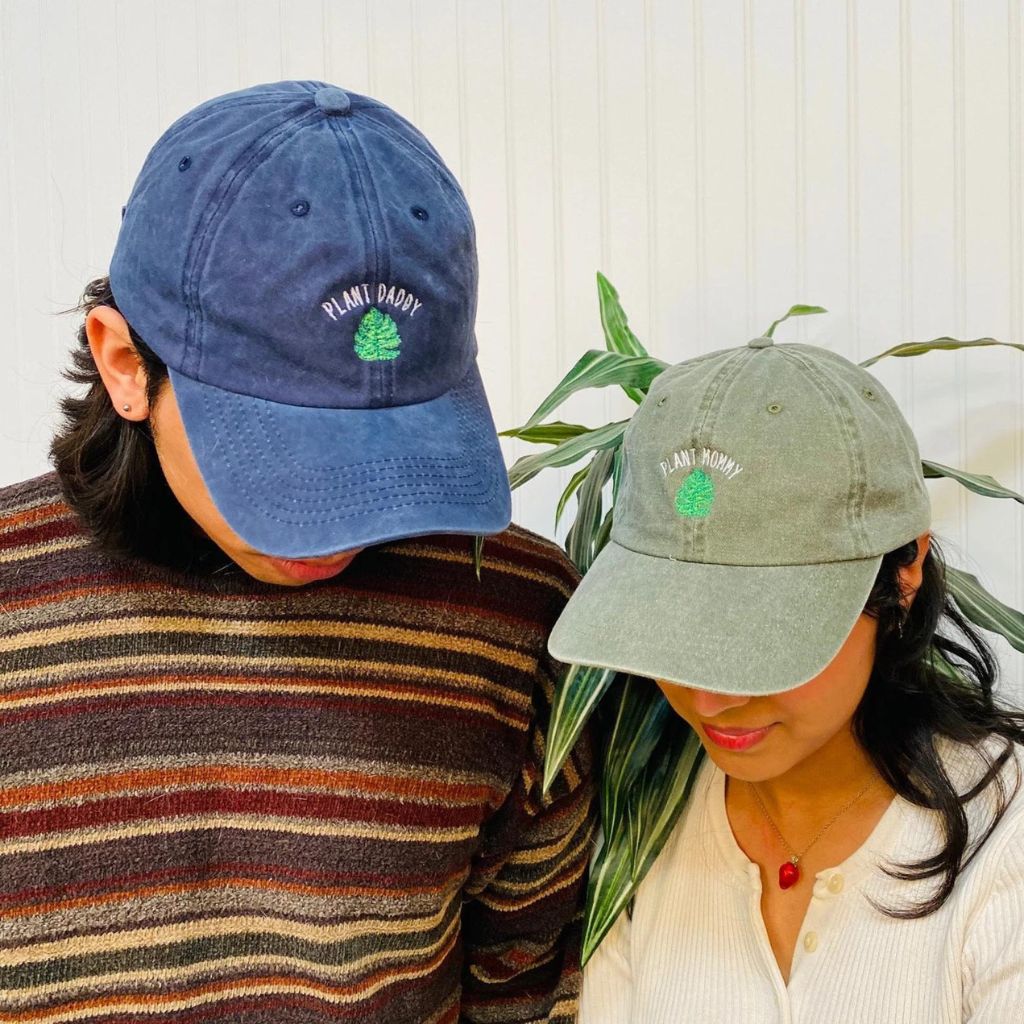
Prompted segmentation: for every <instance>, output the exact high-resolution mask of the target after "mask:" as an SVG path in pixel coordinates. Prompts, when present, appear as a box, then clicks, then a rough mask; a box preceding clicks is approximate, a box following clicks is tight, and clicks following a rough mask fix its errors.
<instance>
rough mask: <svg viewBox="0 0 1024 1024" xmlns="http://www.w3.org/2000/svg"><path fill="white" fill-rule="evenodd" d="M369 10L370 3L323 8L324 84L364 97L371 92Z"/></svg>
mask: <svg viewBox="0 0 1024 1024" xmlns="http://www.w3.org/2000/svg"><path fill="white" fill-rule="evenodd" d="M368 7H369V0H331V2H330V3H325V4H324V53H325V57H324V60H325V68H324V75H323V77H324V80H325V81H328V82H335V83H336V84H338V85H340V86H342V87H344V88H346V89H352V90H353V91H354V92H361V93H367V92H369V91H370V52H369V48H368V47H367V45H366V40H367V33H368V28H367V19H368V17H369V15H368V13H367V8H368Z"/></svg>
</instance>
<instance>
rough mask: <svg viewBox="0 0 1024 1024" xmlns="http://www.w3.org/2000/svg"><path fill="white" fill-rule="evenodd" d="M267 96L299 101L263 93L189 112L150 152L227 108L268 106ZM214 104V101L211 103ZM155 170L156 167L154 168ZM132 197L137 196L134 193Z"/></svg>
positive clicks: (278, 94)
mask: <svg viewBox="0 0 1024 1024" xmlns="http://www.w3.org/2000/svg"><path fill="white" fill-rule="evenodd" d="M267 96H288V97H290V98H291V99H293V100H295V101H298V100H299V97H298V96H296V95H295V94H294V93H284V92H274V93H261V94H260V98H258V99H257V98H253V97H249V96H244V97H239V98H238V99H237V100H231V101H227V100H223V101H221V102H219V103H217V104H216V105H215V106H212V107H210V108H209V109H207V110H203V111H195V110H192V111H189V112H188V113H185V114H182V116H181V117H179V118H178V120H177V121H175V122H174V123H173V124H172V125H170V126H169V127H168V128H167V130H166V131H165V132H164V133H163V135H161V136H160V137H159V138H158V139H157V140H156V142H154V143H153V146H152V148H151V150H150V152H156V151H157V150H159V149H163V148H165V147H166V146H167V145H169V144H170V143H171V142H173V141H174V140H175V139H176V138H177V137H178V136H179V135H180V134H181V133H182V132H183V131H184V130H185V129H186V128H191V127H193V126H194V125H197V124H202V122H203V121H206V120H208V119H209V118H211V117H217V116H219V115H220V113H221V112H222V111H223V110H224V108H225V107H230V108H231V109H232V110H234V109H235V108H236V107H258V106H266V104H265V103H264V97H267ZM210 102H211V103H212V102H213V101H212V100H211V101H210ZM153 169H154V170H155V166H154V168H153ZM132 195H135V193H134V192H133V193H132Z"/></svg>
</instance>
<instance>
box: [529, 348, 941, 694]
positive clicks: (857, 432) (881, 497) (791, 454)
mask: <svg viewBox="0 0 1024 1024" xmlns="http://www.w3.org/2000/svg"><path fill="white" fill-rule="evenodd" d="M930 518H931V508H930V503H929V500H928V493H927V491H926V489H925V483H924V477H923V475H922V473H921V461H920V456H919V454H918V449H917V442H916V441H915V440H914V436H913V434H912V433H911V430H910V427H909V426H908V424H907V422H906V420H905V419H904V418H903V416H902V414H901V413H900V411H899V409H898V408H897V406H896V403H895V402H894V401H893V399H892V397H891V396H890V395H889V394H888V392H886V390H885V389H884V388H883V387H882V386H881V384H879V383H878V381H877V380H876V379H875V378H874V377H872V376H871V374H869V373H868V372H867V371H865V370H863V369H862V368H860V367H858V366H856V365H855V364H853V363H851V362H850V361H849V360H847V359H844V358H843V357H842V356H840V355H837V354H836V353H834V352H830V351H828V350H826V349H822V348H817V347H815V346H811V345H799V344H788V345H776V344H774V343H773V342H772V341H771V339H769V338H755V339H754V340H753V341H751V342H749V343H748V344H747V345H744V346H742V347H740V348H733V349H726V350H723V351H719V352H713V353H711V354H709V355H704V356H701V357H699V358H696V359H691V360H688V361H687V362H684V363H679V364H678V365H676V366H673V367H670V368H669V369H668V370H666V371H665V372H664V373H662V374H661V375H660V376H659V377H658V378H657V379H656V380H655V382H654V383H653V385H652V386H651V389H650V392H649V394H648V395H647V398H646V399H645V400H644V402H643V404H642V405H641V406H640V408H639V409H638V410H637V412H636V413H635V415H634V416H633V419H632V421H631V422H630V424H629V427H628V428H627V430H626V434H625V438H624V440H623V468H622V477H621V482H620V488H619V494H618V498H617V500H616V507H615V522H614V526H613V528H612V534H611V540H610V541H609V543H608V544H607V546H606V547H605V548H604V549H603V550H602V551H601V553H600V555H598V557H597V559H596V560H595V562H594V564H593V565H592V566H591V568H590V570H589V572H588V573H587V574H586V576H585V577H584V578H583V582H582V583H581V584H580V587H579V589H578V590H577V591H576V593H575V594H574V595H573V597H572V598H571V599H570V601H569V604H568V605H567V607H566V609H565V611H564V612H563V613H562V616H561V618H560V619H559V620H558V623H557V624H556V626H555V629H554V631H553V632H552V634H551V639H550V642H549V647H550V650H551V653H552V654H553V655H554V656H555V657H556V658H558V659H559V660H561V661H564V662H569V663H576V664H583V665H596V666H601V667H605V668H614V669H618V670H620V671H623V672H629V673H632V674H635V675H641V676H648V677H651V678H657V679H664V680H668V681H670V682H676V683H682V684H685V685H689V686H695V687H699V688H701V689H706V690H714V691H718V692H723V693H742V694H762V693H777V692H781V691H783V690H788V689H792V688H793V687H795V686H799V685H800V684H801V683H804V682H807V680H809V679H812V678H813V677H814V676H816V675H817V674H818V673H819V672H820V671H821V670H822V669H823V668H824V667H825V666H826V665H827V664H828V663H829V662H830V661H831V660H832V658H833V657H834V656H835V654H836V653H837V652H838V650H839V648H840V647H841V646H842V644H843V642H844V641H845V639H846V637H847V636H848V635H849V633H850V630H851V629H852V628H853V625H854V623H855V622H856V621H857V618H858V616H859V615H860V613H861V612H862V610H863V608H864V604H865V602H866V600H867V597H868V595H869V593H870V591H871V587H872V585H873V583H874V580H875V576H876V574H877V572H878V567H879V565H880V564H881V561H882V556H883V555H884V554H885V553H886V552H887V551H891V550H893V549H894V548H898V547H900V546H901V545H903V544H906V543H908V542H909V541H911V540H913V539H914V538H915V537H918V536H919V535H920V534H922V533H924V532H925V531H926V530H927V529H928V528H929V524H930Z"/></svg>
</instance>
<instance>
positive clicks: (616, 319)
mask: <svg viewBox="0 0 1024 1024" xmlns="http://www.w3.org/2000/svg"><path fill="white" fill-rule="evenodd" d="M597 301H598V305H599V306H600V309H601V327H602V328H604V341H605V347H606V348H607V349H608V351H609V352H621V353H622V354H623V355H627V356H646V355H647V349H645V348H644V347H643V345H641V344H640V339H639V338H637V336H636V335H635V334H634V333H633V332H632V331H631V330H630V329H629V322H628V321H627V319H626V313H625V311H624V310H623V308H622V305H621V303H620V302H619V293H618V292H617V291H616V290H615V288H614V286H613V285H612V283H611V281H609V280H608V278H607V277H605V276H604V274H602V273H601V271H598V272H597ZM622 390H623V391H625V392H626V394H627V395H629V397H630V398H632V399H633V401H634V402H637V403H640V402H642V401H643V400H644V392H643V391H642V390H641V389H640V388H634V387H629V386H627V385H623V388H622Z"/></svg>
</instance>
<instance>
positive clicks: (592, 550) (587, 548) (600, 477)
mask: <svg viewBox="0 0 1024 1024" xmlns="http://www.w3.org/2000/svg"><path fill="white" fill-rule="evenodd" d="M613 460H614V452H612V451H611V450H610V449H608V448H606V449H604V450H603V451H600V452H598V453H597V455H595V456H594V459H593V461H592V462H591V463H590V472H589V473H588V474H587V478H586V480H584V481H583V486H582V487H580V489H579V492H578V493H577V495H576V502H577V508H576V518H575V520H573V524H572V526H571V527H570V529H569V533H568V534H567V536H566V538H565V552H566V554H567V555H568V556H569V558H570V559H571V560H572V562H573V564H574V565H575V566H576V568H577V569H579V571H580V572H581V573H585V572H586V571H587V570H588V569H589V568H590V566H591V565H592V564H593V562H594V559H595V558H596V557H597V550H596V545H595V541H596V538H597V534H598V533H599V531H600V527H601V512H602V508H603V505H604V499H603V494H602V492H603V490H604V485H605V484H606V483H607V482H608V478H609V477H610V476H611V474H612V463H613Z"/></svg>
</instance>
